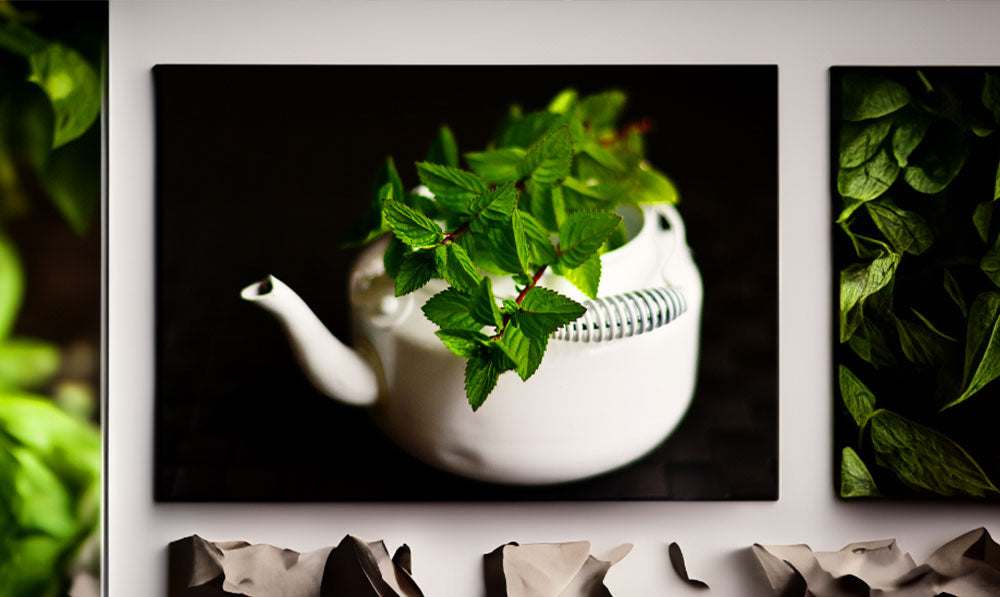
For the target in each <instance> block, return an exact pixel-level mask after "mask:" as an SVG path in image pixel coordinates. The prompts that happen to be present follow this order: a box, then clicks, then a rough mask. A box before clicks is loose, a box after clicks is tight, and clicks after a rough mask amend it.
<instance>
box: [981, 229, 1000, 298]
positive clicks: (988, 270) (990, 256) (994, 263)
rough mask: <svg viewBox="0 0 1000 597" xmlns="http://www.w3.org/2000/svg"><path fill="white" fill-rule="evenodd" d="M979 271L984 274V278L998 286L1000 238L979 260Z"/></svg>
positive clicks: (999, 284) (999, 279) (999, 281)
mask: <svg viewBox="0 0 1000 597" xmlns="http://www.w3.org/2000/svg"><path fill="white" fill-rule="evenodd" d="M979 269H981V270H982V271H983V273H984V274H986V277H987V278H989V279H990V280H992V281H993V283H994V284H996V285H997V286H1000V236H998V237H997V240H996V241H994V242H993V246H992V247H990V249H989V250H988V251H986V254H985V255H983V258H982V259H980V260H979Z"/></svg>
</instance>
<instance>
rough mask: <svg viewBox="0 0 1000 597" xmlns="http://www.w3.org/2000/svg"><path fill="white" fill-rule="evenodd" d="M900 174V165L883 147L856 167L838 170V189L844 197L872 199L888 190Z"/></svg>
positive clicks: (863, 199)
mask: <svg viewBox="0 0 1000 597" xmlns="http://www.w3.org/2000/svg"><path fill="white" fill-rule="evenodd" d="M898 176H899V165H898V164H897V163H896V160H894V159H892V158H890V157H889V154H888V153H886V151H885V149H881V150H879V151H878V153H876V154H875V155H874V156H872V158H871V159H869V160H868V161H866V162H865V163H864V164H861V165H860V166H857V167H856V168H841V169H840V171H838V172H837V191H838V192H839V193H840V194H841V195H843V196H844V197H852V198H854V199H860V200H861V201H871V200H872V199H875V198H876V197H878V196H879V195H881V194H882V193H884V192H886V191H887V190H888V189H889V187H890V186H892V183H893V182H895V180H896V178H897V177H898Z"/></svg>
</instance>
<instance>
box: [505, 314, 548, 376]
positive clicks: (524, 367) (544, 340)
mask: <svg viewBox="0 0 1000 597" xmlns="http://www.w3.org/2000/svg"><path fill="white" fill-rule="evenodd" d="M548 342H549V338H548V336H542V337H540V338H531V337H529V336H526V335H525V334H524V332H522V331H521V329H520V328H519V327H518V326H517V324H515V323H514V322H511V323H509V324H508V325H507V328H506V329H505V330H504V332H503V338H502V339H501V344H500V346H501V348H503V350H504V352H505V353H507V356H508V357H510V360H512V361H514V371H516V372H517V375H518V377H520V378H521V379H522V380H524V381H528V378H529V377H531V376H532V375H534V374H535V371H537V370H538V365H540V364H541V362H542V356H543V355H544V354H545V349H546V347H547V345H548Z"/></svg>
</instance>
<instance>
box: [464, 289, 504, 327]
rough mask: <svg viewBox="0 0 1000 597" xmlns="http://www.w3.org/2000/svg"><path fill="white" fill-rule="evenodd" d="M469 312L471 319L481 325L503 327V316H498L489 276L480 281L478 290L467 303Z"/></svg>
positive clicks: (498, 311)
mask: <svg viewBox="0 0 1000 597" xmlns="http://www.w3.org/2000/svg"><path fill="white" fill-rule="evenodd" d="M469 311H470V313H471V314H472V317H473V319H475V320H476V321H477V322H478V323H481V324H482V325H492V326H496V327H497V328H500V327H503V316H501V315H500V308H499V307H497V302H496V298H495V297H494V296H493V284H492V282H490V278H489V276H487V277H484V278H483V279H482V280H480V282H479V288H477V289H476V293H475V294H474V295H472V298H471V300H470V301H469Z"/></svg>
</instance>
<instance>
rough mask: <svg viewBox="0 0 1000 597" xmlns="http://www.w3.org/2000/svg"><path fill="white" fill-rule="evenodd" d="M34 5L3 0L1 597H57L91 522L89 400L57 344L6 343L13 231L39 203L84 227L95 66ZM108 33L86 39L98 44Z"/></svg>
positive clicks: (94, 178)
mask: <svg viewBox="0 0 1000 597" xmlns="http://www.w3.org/2000/svg"><path fill="white" fill-rule="evenodd" d="M31 8H32V12H23V11H20V10H18V9H17V8H15V7H14V6H13V5H11V4H10V3H9V2H6V1H4V0H0V597H20V596H29V595H30V596H32V597H37V596H42V597H44V596H49V595H62V594H66V592H67V588H68V583H69V578H70V574H71V571H75V568H76V567H77V566H78V565H79V562H80V561H81V554H82V553H83V552H85V551H90V550H93V549H96V545H97V543H98V540H97V536H98V534H97V529H98V519H99V513H100V468H101V443H100V432H99V430H98V429H97V426H96V425H95V424H94V423H93V421H92V419H93V417H94V398H93V396H94V392H93V390H92V389H91V388H90V387H89V386H88V385H86V384H80V383H67V382H65V380H59V379H58V378H59V376H60V371H61V370H62V369H63V360H64V351H63V350H61V349H60V347H59V346H57V345H55V344H53V343H50V342H46V341H43V340H38V339H35V338H28V337H21V336H18V335H17V334H15V328H16V323H17V318H18V314H19V313H20V311H21V307H22V306H23V302H24V296H25V285H26V275H25V270H24V267H23V265H22V261H21V257H20V255H19V253H18V250H17V248H16V247H15V245H14V242H13V240H12V236H11V229H12V227H15V226H16V220H17V219H18V217H19V216H22V215H24V214H26V213H27V212H28V211H29V210H30V209H31V207H32V205H35V204H38V203H39V202H51V203H52V204H53V205H54V206H55V207H56V209H57V210H58V211H59V213H60V214H62V216H63V218H64V219H65V220H66V222H67V223H68V224H69V226H70V227H71V228H72V229H73V230H74V231H76V232H77V233H78V234H83V233H85V232H86V231H87V229H88V227H89V226H90V224H91V222H92V221H93V219H94V216H95V213H96V212H97V207H98V205H99V204H100V130H99V127H98V126H95V123H96V122H98V116H99V115H100V111H101V103H102V90H103V83H102V73H103V69H101V71H98V69H96V68H95V67H94V66H93V64H94V63H93V61H92V60H90V59H88V58H86V57H85V56H84V54H83V53H81V52H80V51H78V50H77V49H74V48H73V47H70V45H68V44H67V43H64V42H63V41H60V40H56V39H47V38H45V37H43V36H42V35H40V34H39V33H37V32H36V30H35V28H34V26H35V24H36V23H37V24H39V25H42V24H44V22H45V20H46V16H47V15H49V14H55V13H56V12H57V11H59V10H60V9H65V8H66V7H65V6H61V5H45V4H38V5H31ZM77 8H79V7H77ZM91 8H92V9H93V10H97V11H105V10H106V6H104V5H101V4H93V5H90V6H88V7H86V9H91ZM100 14H103V12H101V13H100ZM105 30H106V29H105V28H104V27H102V28H101V30H100V31H95V32H93V34H96V36H98V37H99V38H100V40H102V41H101V45H103V39H104V36H105ZM99 62H100V63H101V64H103V62H104V60H103V57H100V59H99ZM94 315H95V317H96V316H97V314H96V313H95V314H94ZM83 559H86V558H83ZM91 559H93V561H92V562H90V564H89V565H90V566H91V568H92V570H91V571H92V572H93V573H96V558H91Z"/></svg>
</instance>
